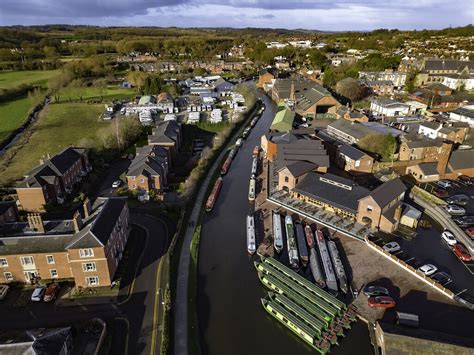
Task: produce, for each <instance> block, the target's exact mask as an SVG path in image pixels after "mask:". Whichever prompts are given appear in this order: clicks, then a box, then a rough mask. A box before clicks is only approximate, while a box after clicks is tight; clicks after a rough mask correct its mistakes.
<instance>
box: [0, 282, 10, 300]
mask: <svg viewBox="0 0 474 355" xmlns="http://www.w3.org/2000/svg"><path fill="white" fill-rule="evenodd" d="M9 289H10V286H8V285H0V301H1V300H4V299H5V297H7V293H8V290H9Z"/></svg>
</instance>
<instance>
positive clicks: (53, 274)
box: [49, 269, 58, 279]
mask: <svg viewBox="0 0 474 355" xmlns="http://www.w3.org/2000/svg"><path fill="white" fill-rule="evenodd" d="M49 273H50V274H51V278H52V279H57V278H58V270H56V269H50V270H49Z"/></svg>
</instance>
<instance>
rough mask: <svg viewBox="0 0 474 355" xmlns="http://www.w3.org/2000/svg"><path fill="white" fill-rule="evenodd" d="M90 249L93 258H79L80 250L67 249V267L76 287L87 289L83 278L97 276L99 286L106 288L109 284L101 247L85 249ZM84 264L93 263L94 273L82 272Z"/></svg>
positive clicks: (106, 263)
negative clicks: (70, 271)
mask: <svg viewBox="0 0 474 355" xmlns="http://www.w3.org/2000/svg"><path fill="white" fill-rule="evenodd" d="M87 249H92V250H93V252H94V256H92V257H88V258H81V257H80V249H69V250H68V254H69V265H70V268H71V269H72V273H73V275H74V281H75V283H76V286H81V287H88V285H87V284H86V280H85V278H86V277H87V276H98V277H99V286H108V285H110V284H111V278H110V272H109V266H108V261H107V258H106V256H105V251H104V248H103V247H96V248H87ZM86 262H95V263H96V271H90V272H84V271H83V269H82V264H83V263H86Z"/></svg>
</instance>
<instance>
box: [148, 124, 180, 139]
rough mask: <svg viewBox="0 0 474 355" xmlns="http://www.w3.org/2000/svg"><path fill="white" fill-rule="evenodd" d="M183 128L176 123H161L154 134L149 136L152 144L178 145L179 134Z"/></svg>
mask: <svg viewBox="0 0 474 355" xmlns="http://www.w3.org/2000/svg"><path fill="white" fill-rule="evenodd" d="M180 130H181V126H180V124H179V123H178V122H176V121H165V122H160V123H159V125H158V126H157V127H156V128H154V129H153V130H152V134H151V135H149V136H148V142H150V143H173V142H176V144H178V140H179V132H180Z"/></svg>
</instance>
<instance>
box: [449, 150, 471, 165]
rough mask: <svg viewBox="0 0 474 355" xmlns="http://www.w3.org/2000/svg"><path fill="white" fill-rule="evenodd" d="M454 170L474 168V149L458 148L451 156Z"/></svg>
mask: <svg viewBox="0 0 474 355" xmlns="http://www.w3.org/2000/svg"><path fill="white" fill-rule="evenodd" d="M449 165H450V166H451V168H452V170H461V169H472V168H474V150H456V151H454V152H452V153H451V156H450V157H449Z"/></svg>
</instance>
